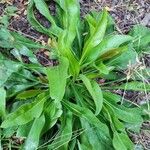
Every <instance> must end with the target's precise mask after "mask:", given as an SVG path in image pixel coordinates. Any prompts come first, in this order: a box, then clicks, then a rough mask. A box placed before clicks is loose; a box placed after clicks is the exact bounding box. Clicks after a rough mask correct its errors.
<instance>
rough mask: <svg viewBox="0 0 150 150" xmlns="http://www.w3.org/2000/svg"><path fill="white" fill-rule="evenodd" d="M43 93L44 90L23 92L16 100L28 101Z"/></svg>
mask: <svg viewBox="0 0 150 150" xmlns="http://www.w3.org/2000/svg"><path fill="white" fill-rule="evenodd" d="M41 92H42V90H28V91H23V92H21V93H19V94H18V95H17V96H16V99H28V98H32V97H35V96H36V95H38V94H40V93H41Z"/></svg>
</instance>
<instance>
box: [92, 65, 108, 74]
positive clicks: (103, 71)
mask: <svg viewBox="0 0 150 150" xmlns="http://www.w3.org/2000/svg"><path fill="white" fill-rule="evenodd" d="M94 67H95V68H96V69H97V70H98V71H99V73H100V74H106V75H107V74H109V68H108V67H107V66H106V65H105V64H104V63H103V62H100V63H99V64H98V65H96V64H94Z"/></svg>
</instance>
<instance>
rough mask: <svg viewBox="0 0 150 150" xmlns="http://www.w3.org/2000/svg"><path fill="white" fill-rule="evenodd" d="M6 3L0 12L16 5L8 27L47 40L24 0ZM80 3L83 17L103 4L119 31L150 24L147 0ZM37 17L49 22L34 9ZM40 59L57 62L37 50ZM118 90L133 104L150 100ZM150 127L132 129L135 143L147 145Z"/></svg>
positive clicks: (148, 61)
mask: <svg viewBox="0 0 150 150" xmlns="http://www.w3.org/2000/svg"><path fill="white" fill-rule="evenodd" d="M6 1H7V2H8V3H5V4H1V2H0V15H2V14H3V12H4V9H5V7H6V6H7V5H13V6H16V7H17V8H18V11H17V15H15V16H14V17H12V19H11V21H10V26H9V29H10V30H12V31H17V32H20V33H22V34H23V35H25V36H26V37H29V38H31V39H33V40H35V41H40V42H42V43H46V42H47V40H48V37H47V36H46V35H42V34H41V33H39V32H37V31H35V30H34V29H33V28H32V27H31V26H30V24H29V23H28V21H27V16H26V14H27V4H28V1H27V0H6ZM80 4H81V16H82V17H84V16H85V15H86V14H87V13H88V12H90V11H93V10H94V11H100V10H102V9H103V8H104V7H106V8H107V10H109V12H110V14H111V15H112V16H113V17H114V19H115V21H116V28H117V30H118V31H119V32H120V33H127V32H129V30H130V29H131V28H132V27H133V26H134V25H135V24H142V25H145V26H147V27H150V0H80ZM49 9H50V11H51V12H52V13H53V14H54V13H55V5H54V3H51V4H50V5H49ZM36 16H37V18H38V20H40V21H41V23H42V24H43V25H44V26H46V27H49V26H50V24H49V22H48V21H47V20H45V18H43V17H42V16H41V15H39V14H38V13H37V15H36ZM36 57H37V58H38V59H39V61H40V63H41V64H42V65H44V66H47V65H56V64H57V62H54V61H51V60H49V59H48V57H47V55H46V54H45V53H44V51H39V52H38V53H37V54H36ZM24 61H25V62H26V63H29V60H28V58H26V57H24ZM144 62H145V64H146V66H147V67H150V54H146V55H145V56H144ZM117 92H118V94H120V95H123V94H125V95H124V96H125V98H127V99H129V100H131V101H133V102H135V103H136V104H141V103H144V102H145V101H146V100H150V94H149V93H147V94H146V95H145V93H139V92H132V91H129V92H124V91H117ZM146 128H148V130H150V122H146V123H144V124H143V128H142V129H141V133H140V134H135V133H131V134H130V136H131V138H132V140H133V141H134V143H135V144H136V145H139V144H141V145H143V147H144V148H145V149H147V150H148V149H150V132H149V131H147V132H145V129H146Z"/></svg>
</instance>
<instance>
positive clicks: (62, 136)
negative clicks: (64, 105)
mask: <svg viewBox="0 0 150 150" xmlns="http://www.w3.org/2000/svg"><path fill="white" fill-rule="evenodd" d="M62 117H63V118H62V123H61V129H60V133H59V134H57V136H56V137H55V139H54V142H53V143H52V144H50V145H48V149H59V150H67V149H68V147H69V146H68V143H69V141H70V140H71V138H72V125H73V124H72V113H71V112H70V111H68V112H63V116H62Z"/></svg>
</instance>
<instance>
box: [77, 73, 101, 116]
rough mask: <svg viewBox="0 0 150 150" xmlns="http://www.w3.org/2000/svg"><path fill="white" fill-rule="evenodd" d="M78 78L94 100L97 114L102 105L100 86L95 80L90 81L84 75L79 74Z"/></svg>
mask: <svg viewBox="0 0 150 150" xmlns="http://www.w3.org/2000/svg"><path fill="white" fill-rule="evenodd" d="M80 78H81V80H82V81H83V83H84V85H85V86H86V88H87V90H88V91H89V93H90V95H91V96H92V98H93V100H94V103H95V107H96V110H95V115H98V114H99V113H100V111H101V109H102V106H103V95H102V91H101V88H100V86H99V85H98V83H97V82H96V81H90V80H89V79H88V78H87V77H86V76H84V75H80Z"/></svg>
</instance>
